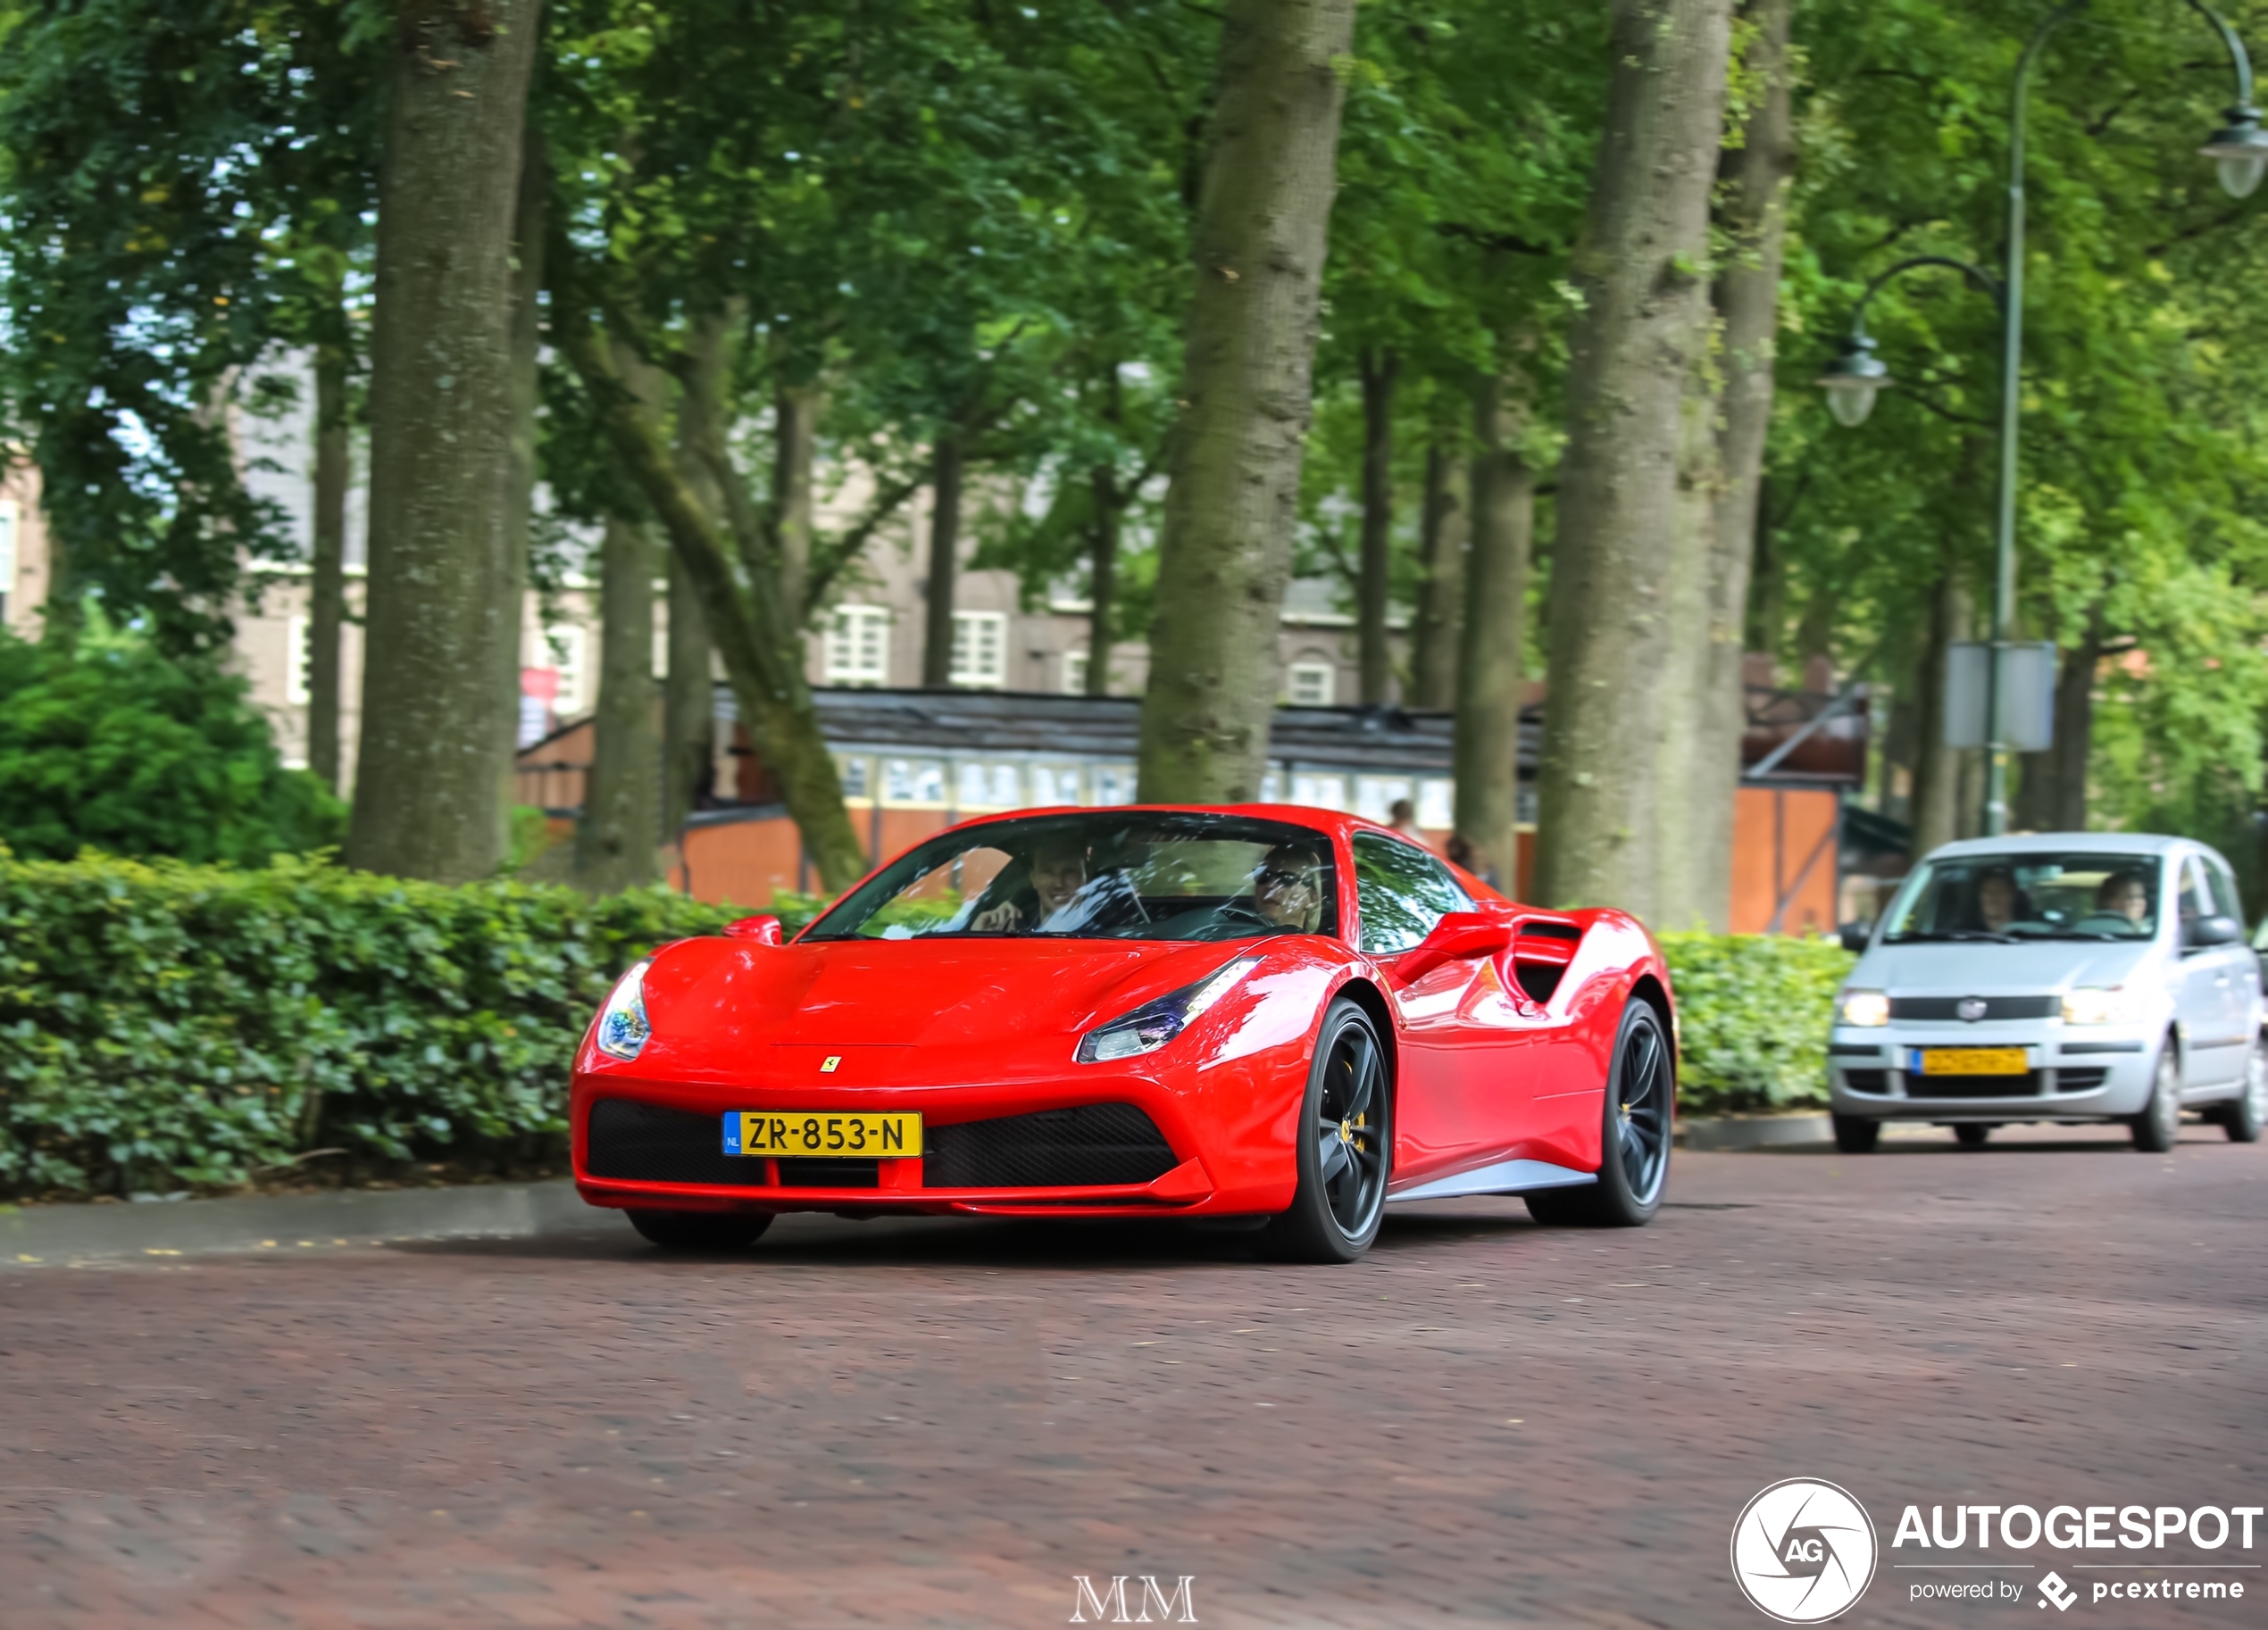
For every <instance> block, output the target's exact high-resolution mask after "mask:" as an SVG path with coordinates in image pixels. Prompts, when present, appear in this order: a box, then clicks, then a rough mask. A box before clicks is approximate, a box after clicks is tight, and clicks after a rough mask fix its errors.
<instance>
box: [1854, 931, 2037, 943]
mask: <svg viewBox="0 0 2268 1630" xmlns="http://www.w3.org/2000/svg"><path fill="white" fill-rule="evenodd" d="M1882 938H1883V943H1884V944H1890V945H1909V944H1917V943H1920V942H1923V941H1930V940H1955V941H1974V940H1989V941H1990V942H1991V943H1992V944H1997V945H2013V944H2016V936H2014V935H2013V934H1995V933H1994V932H1993V931H1992V930H1991V929H1989V928H1945V929H1940V930H1939V931H1938V932H1937V933H1934V934H1887V935H1884V936H1882Z"/></svg>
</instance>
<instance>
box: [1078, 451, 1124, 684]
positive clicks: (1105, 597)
mask: <svg viewBox="0 0 2268 1630" xmlns="http://www.w3.org/2000/svg"><path fill="white" fill-rule="evenodd" d="M1088 486H1089V489H1090V491H1091V492H1092V494H1093V507H1094V519H1093V520H1092V522H1091V523H1090V529H1089V531H1088V570H1087V577H1088V611H1087V685H1086V691H1087V694H1088V695H1090V696H1107V695H1109V694H1111V640H1112V632H1111V620H1112V619H1113V617H1114V616H1116V615H1117V610H1118V605H1117V603H1118V520H1119V510H1120V502H1121V501H1120V499H1119V495H1118V475H1117V472H1116V471H1115V470H1113V469H1112V468H1111V467H1110V466H1109V465H1108V464H1097V465H1096V466H1095V469H1094V472H1093V474H1092V475H1091V476H1089V478H1088Z"/></svg>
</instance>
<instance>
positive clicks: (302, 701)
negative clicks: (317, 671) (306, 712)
mask: <svg viewBox="0 0 2268 1630" xmlns="http://www.w3.org/2000/svg"><path fill="white" fill-rule="evenodd" d="M307 677H308V672H307V620H306V619H305V618H304V617H295V618H293V619H292V620H291V621H290V623H289V624H288V625H287V627H286V631H285V634H284V700H285V701H286V702H288V703H290V704H291V705H292V706H293V707H296V708H304V707H305V706H306V705H307V703H308V701H309V694H308V686H307Z"/></svg>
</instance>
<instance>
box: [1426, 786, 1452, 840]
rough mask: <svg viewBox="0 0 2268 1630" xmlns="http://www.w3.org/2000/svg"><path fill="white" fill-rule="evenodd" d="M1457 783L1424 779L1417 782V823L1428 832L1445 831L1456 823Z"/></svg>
mask: <svg viewBox="0 0 2268 1630" xmlns="http://www.w3.org/2000/svg"><path fill="white" fill-rule="evenodd" d="M1456 791H1457V784H1456V783H1455V782H1454V781H1433V780H1426V781H1421V782H1419V783H1418V799H1417V819H1418V825H1419V826H1421V827H1424V828H1425V829H1426V830H1427V831H1429V832H1447V830H1448V829H1449V828H1450V827H1454V826H1455V825H1456V824H1457V811H1456Z"/></svg>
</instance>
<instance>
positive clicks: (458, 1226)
mask: <svg viewBox="0 0 2268 1630" xmlns="http://www.w3.org/2000/svg"><path fill="white" fill-rule="evenodd" d="M613 1222H614V1218H613V1217H612V1216H610V1215H609V1214H608V1213H607V1212H605V1211H602V1210H594V1209H593V1208H592V1207H589V1206H587V1205H585V1204H584V1203H583V1202H582V1201H581V1200H580V1199H579V1198H578V1197H577V1196H576V1193H575V1185H573V1184H572V1183H571V1182H568V1181H567V1180H565V1179H563V1178H562V1179H559V1180H556V1181H554V1182H549V1183H514V1184H504V1183H497V1184H473V1185H466V1186H463V1187H457V1188H419V1189H339V1190H337V1191H335V1192H332V1193H321V1194H279V1195H247V1196H245V1197H242V1198H232V1199H226V1200H181V1201H174V1202H157V1203H152V1204H145V1205H46V1206H27V1207H24V1208H22V1209H21V1210H13V1211H8V1212H4V1213H0V1268H16V1267H24V1266H29V1265H33V1264H54V1263H60V1262H84V1261H93V1260H101V1259H105V1258H120V1257H134V1258H142V1257H171V1256H188V1255H193V1254H197V1255H201V1254H204V1253H207V1252H251V1251H275V1252H289V1251H296V1250H299V1249H302V1248H308V1247H315V1246H325V1245H372V1244H383V1243H387V1242H388V1241H391V1240H430V1239H475V1238H490V1239H533V1238H537V1237H538V1236H541V1235H558V1234H576V1233H582V1232H586V1231H588V1230H589V1229H591V1228H594V1227H606V1226H610V1225H612V1224H613Z"/></svg>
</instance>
